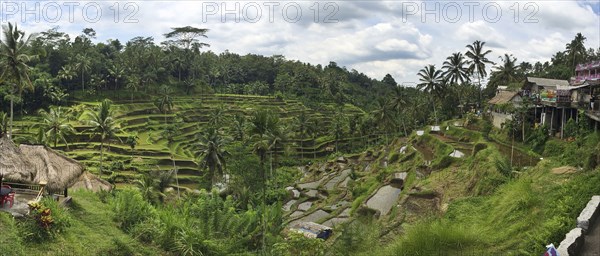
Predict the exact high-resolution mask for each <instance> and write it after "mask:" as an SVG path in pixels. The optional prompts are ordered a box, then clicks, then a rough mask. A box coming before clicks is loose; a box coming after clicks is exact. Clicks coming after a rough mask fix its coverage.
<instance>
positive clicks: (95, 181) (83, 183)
mask: <svg viewBox="0 0 600 256" xmlns="http://www.w3.org/2000/svg"><path fill="white" fill-rule="evenodd" d="M70 188H71V189H86V190H90V191H94V192H99V191H101V190H105V191H110V190H112V185H111V184H110V183H109V182H108V181H105V180H103V179H100V178H98V177H97V176H96V175H94V174H92V173H90V172H84V173H83V174H82V175H81V176H79V178H78V179H77V181H75V184H73V185H72V186H71V187H70Z"/></svg>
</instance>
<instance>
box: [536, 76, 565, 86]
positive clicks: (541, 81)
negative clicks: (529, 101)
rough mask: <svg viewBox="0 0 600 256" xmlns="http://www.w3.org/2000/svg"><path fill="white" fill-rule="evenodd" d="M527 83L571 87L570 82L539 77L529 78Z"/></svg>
mask: <svg viewBox="0 0 600 256" xmlns="http://www.w3.org/2000/svg"><path fill="white" fill-rule="evenodd" d="M527 82H530V83H534V84H537V85H539V86H569V81H567V80H558V79H548V78H539V77H527Z"/></svg>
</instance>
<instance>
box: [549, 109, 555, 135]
mask: <svg viewBox="0 0 600 256" xmlns="http://www.w3.org/2000/svg"><path fill="white" fill-rule="evenodd" d="M550 135H552V137H554V108H552V117H551V118H550Z"/></svg>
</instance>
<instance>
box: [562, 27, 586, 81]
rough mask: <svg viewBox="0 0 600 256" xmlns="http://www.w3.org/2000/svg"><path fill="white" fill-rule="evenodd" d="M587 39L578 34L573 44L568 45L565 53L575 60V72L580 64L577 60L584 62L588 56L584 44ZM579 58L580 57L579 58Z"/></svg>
mask: <svg viewBox="0 0 600 256" xmlns="http://www.w3.org/2000/svg"><path fill="white" fill-rule="evenodd" d="M586 39H587V38H585V36H583V35H582V34H581V33H577V35H576V36H575V38H574V39H573V40H572V41H571V43H568V44H567V51H566V52H565V53H567V54H569V55H570V56H571V58H572V59H573V72H575V67H576V65H577V63H578V61H577V60H578V59H579V61H581V60H583V59H584V58H585V56H586V54H587V52H586V49H585V45H584V44H583V43H584V42H585V40H586ZM578 56H580V57H579V58H578Z"/></svg>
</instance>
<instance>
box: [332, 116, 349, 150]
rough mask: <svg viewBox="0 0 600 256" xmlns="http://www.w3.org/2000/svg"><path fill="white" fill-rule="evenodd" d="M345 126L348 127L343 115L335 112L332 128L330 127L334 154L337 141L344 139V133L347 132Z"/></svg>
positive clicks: (336, 148)
mask: <svg viewBox="0 0 600 256" xmlns="http://www.w3.org/2000/svg"><path fill="white" fill-rule="evenodd" d="M347 126H348V121H347V118H346V116H345V115H344V113H342V112H341V111H339V112H337V113H336V114H335V115H334V116H333V120H332V127H331V133H332V135H333V138H334V141H335V152H336V153H337V152H338V144H339V141H340V139H341V138H342V137H344V134H345V133H346V130H347Z"/></svg>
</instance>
